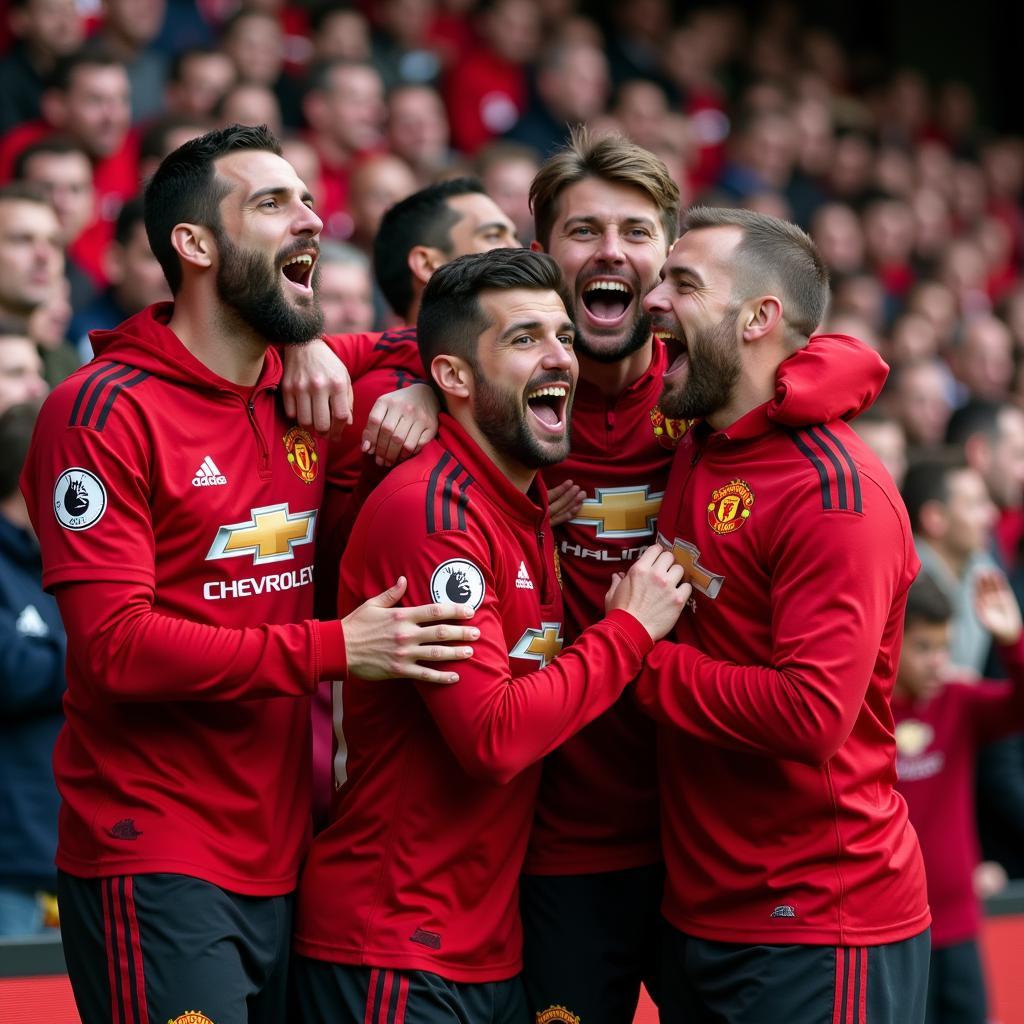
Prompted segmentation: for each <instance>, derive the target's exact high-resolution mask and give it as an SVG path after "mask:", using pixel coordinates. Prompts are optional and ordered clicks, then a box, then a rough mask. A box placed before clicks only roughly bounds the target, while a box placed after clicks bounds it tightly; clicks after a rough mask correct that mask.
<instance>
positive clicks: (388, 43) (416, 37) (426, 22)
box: [371, 0, 441, 89]
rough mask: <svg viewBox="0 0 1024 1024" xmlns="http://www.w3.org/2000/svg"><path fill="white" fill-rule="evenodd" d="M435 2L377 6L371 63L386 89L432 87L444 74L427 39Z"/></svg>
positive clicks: (383, 1) (389, 1)
mask: <svg viewBox="0 0 1024 1024" xmlns="http://www.w3.org/2000/svg"><path fill="white" fill-rule="evenodd" d="M435 7H436V4H435V2H434V0H378V2H377V3H375V4H374V7H373V13H374V32H373V38H372V50H371V53H372V57H371V59H372V61H373V63H374V66H375V67H376V68H377V70H378V71H379V72H380V75H381V78H382V79H383V80H384V87H385V88H386V89H391V88H393V87H394V86H396V85H401V84H403V83H411V84H417V85H425V84H431V83H434V82H436V81H437V79H438V76H439V75H440V73H441V59H440V57H439V56H438V54H437V53H436V52H435V51H434V50H433V49H432V47H431V45H430V41H429V39H428V35H429V29H430V26H431V23H432V22H433V17H434V8H435Z"/></svg>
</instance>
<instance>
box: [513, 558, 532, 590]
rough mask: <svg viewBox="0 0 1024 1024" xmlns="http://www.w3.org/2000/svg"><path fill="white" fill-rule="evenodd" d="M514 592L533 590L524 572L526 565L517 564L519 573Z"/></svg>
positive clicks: (528, 575) (523, 563) (527, 574)
mask: <svg viewBox="0 0 1024 1024" xmlns="http://www.w3.org/2000/svg"><path fill="white" fill-rule="evenodd" d="M516 590H533V580H531V579H530V574H529V573H528V572H527V571H526V563H525V562H520V563H519V573H518V575H517V576H516Z"/></svg>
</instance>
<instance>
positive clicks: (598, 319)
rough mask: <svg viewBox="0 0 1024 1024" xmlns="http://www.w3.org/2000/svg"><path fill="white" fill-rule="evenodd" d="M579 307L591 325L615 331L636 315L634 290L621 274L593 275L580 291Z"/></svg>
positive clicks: (630, 321)
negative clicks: (612, 275) (611, 275)
mask: <svg viewBox="0 0 1024 1024" xmlns="http://www.w3.org/2000/svg"><path fill="white" fill-rule="evenodd" d="M579 307H580V310H581V311H582V313H583V316H584V320H585V321H589V322H590V324H591V325H592V326H593V327H596V328H598V329H603V330H615V329H617V328H619V327H623V326H626V325H628V324H631V323H632V321H633V318H634V317H635V315H636V289H635V288H634V287H633V285H632V284H631V283H630V282H629V281H626V280H625V279H624V278H621V277H607V276H605V277H593V278H591V279H590V280H589V281H587V282H586V284H584V285H583V288H582V290H581V291H580V301H579Z"/></svg>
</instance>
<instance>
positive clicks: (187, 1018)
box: [167, 1010, 213, 1024]
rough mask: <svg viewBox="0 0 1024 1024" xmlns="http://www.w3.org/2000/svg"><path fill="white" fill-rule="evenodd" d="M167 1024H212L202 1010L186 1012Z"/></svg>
mask: <svg viewBox="0 0 1024 1024" xmlns="http://www.w3.org/2000/svg"><path fill="white" fill-rule="evenodd" d="M167 1024H213V1021H212V1020H210V1018H209V1017H207V1016H206V1014H205V1013H203V1012H202V1010H186V1011H185V1012H184V1013H183V1014H182V1015H181V1016H180V1017H175V1018H174V1020H169V1021H168V1022H167Z"/></svg>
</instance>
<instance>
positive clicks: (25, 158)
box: [14, 135, 92, 180]
mask: <svg viewBox="0 0 1024 1024" xmlns="http://www.w3.org/2000/svg"><path fill="white" fill-rule="evenodd" d="M69 153H77V154H78V155H79V156H83V157H85V159H86V160H89V177H90V178H91V177H92V161H91V160H90V159H89V151H88V150H87V149H86V148H85V146H83V145H82V144H81V143H80V142H76V141H75V140H74V139H72V138H70V137H69V136H67V135H47V136H45V137H43V138H41V139H39V140H38V141H36V142H33V143H32V144H31V145H29V146H26V147H25V148H24V149H23V150H22V151H21V152H20V153H19V154H18V156H17V159H16V160H15V161H14V177H15V178H16V179H18V180H24V179H25V177H26V168H27V167H28V162H29V161H30V160H31V159H32V157H34V156H39V155H40V154H47V155H52V156H67V155H68V154H69Z"/></svg>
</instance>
